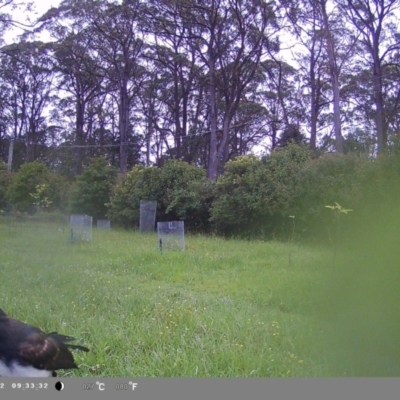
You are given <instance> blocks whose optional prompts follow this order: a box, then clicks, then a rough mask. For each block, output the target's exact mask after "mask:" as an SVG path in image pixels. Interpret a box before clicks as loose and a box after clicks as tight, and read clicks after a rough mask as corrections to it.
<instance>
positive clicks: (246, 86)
mask: <svg viewBox="0 0 400 400" xmlns="http://www.w3.org/2000/svg"><path fill="white" fill-rule="evenodd" d="M13 4H14V1H12V0H10V1H6V2H4V1H3V2H0V12H1V18H0V35H2V36H4V33H5V32H6V31H7V29H9V28H10V27H11V26H12V24H13V21H12V19H11V18H10V17H9V15H8V14H7V13H8V12H9V11H8V8H7V7H10V6H12V5H13ZM399 5H400V0H385V1H383V0H357V1H354V0H331V1H327V0H289V1H279V0H278V1H264V0H239V1H237V0H235V1H233V0H185V1H182V0H172V1H171V0H168V1H167V0H147V1H142V0H124V1H107V0H64V1H62V2H61V3H60V5H59V7H57V8H51V9H50V10H49V11H47V12H46V13H45V14H44V15H42V16H40V18H38V20H37V21H36V23H35V25H34V28H32V29H30V30H29V31H27V32H25V33H24V34H22V35H21V36H20V37H19V38H18V40H17V41H16V42H15V43H13V44H9V45H3V47H2V48H1V52H0V89H1V90H0V159H2V160H3V161H4V162H5V163H6V164H7V169H8V170H9V171H17V170H18V168H20V167H21V166H22V165H24V164H25V163H31V162H33V161H39V162H42V163H44V164H46V165H47V166H48V167H49V168H50V170H51V171H53V172H57V173H59V174H60V175H62V176H64V177H66V178H67V179H69V180H70V181H73V180H75V179H76V178H77V177H78V176H80V175H81V174H82V172H83V170H84V168H85V167H86V166H88V165H89V164H90V163H91V161H92V160H93V159H95V158H97V157H100V156H101V157H105V158H106V159H107V160H108V162H109V163H110V165H112V166H115V167H116V168H118V170H119V172H120V173H122V175H125V174H127V173H128V172H129V171H131V170H132V168H135V169H134V171H137V169H138V168H140V167H137V166H138V165H142V166H147V167H149V166H151V165H155V166H157V167H161V166H163V165H164V163H165V162H166V161H167V160H170V159H175V160H180V161H184V162H186V163H188V164H190V165H193V166H196V167H200V168H202V169H203V170H204V171H205V174H206V177H207V178H208V179H209V180H210V181H213V182H215V181H216V180H217V179H218V177H219V176H220V175H221V174H223V173H224V171H225V169H226V168H228V162H229V161H232V160H235V159H236V158H237V157H240V156H244V155H247V154H249V153H250V152H251V150H252V149H254V147H255V146H260V145H266V146H267V148H266V150H267V151H271V150H275V149H277V148H281V147H284V146H285V145H286V144H287V143H288V142H290V141H291V140H294V141H296V142H298V143H299V142H303V143H305V144H306V145H307V146H308V147H309V148H310V149H311V151H312V152H313V154H314V155H319V154H321V153H324V152H326V151H334V152H336V153H338V154H344V153H348V152H356V153H363V154H367V155H370V156H375V155H376V154H384V153H385V152H387V151H388V148H390V147H391V146H393V145H396V143H397V140H398V136H399V133H400V119H399V116H400V112H399V111H400V90H399V87H400V85H399V83H400V31H399V24H398V19H397V17H396V14H395V10H396V9H398V6H399ZM44 33H45V34H46V35H47V36H46V37H49V38H50V39H49V40H48V41H47V42H43V41H41V40H40V37H41V36H40V35H41V34H44ZM294 44H296V46H294Z"/></svg>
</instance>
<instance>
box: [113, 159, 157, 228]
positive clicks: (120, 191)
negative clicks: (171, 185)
mask: <svg viewBox="0 0 400 400" xmlns="http://www.w3.org/2000/svg"><path fill="white" fill-rule="evenodd" d="M159 183H160V169H159V168H157V167H144V166H143V165H135V166H134V167H133V168H132V169H131V170H130V171H129V172H128V173H127V174H126V176H125V177H121V178H120V179H119V181H118V182H117V184H116V185H115V187H114V190H113V194H112V196H111V198H110V202H109V203H108V204H107V206H108V211H107V216H108V218H110V219H111V221H112V222H113V223H115V224H117V225H120V226H123V227H125V228H129V227H137V226H139V217H140V200H156V201H159V199H160V198H161V189H160V187H159Z"/></svg>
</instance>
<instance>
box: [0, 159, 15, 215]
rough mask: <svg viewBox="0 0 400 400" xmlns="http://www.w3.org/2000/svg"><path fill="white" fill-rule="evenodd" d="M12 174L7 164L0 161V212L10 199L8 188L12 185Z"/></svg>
mask: <svg viewBox="0 0 400 400" xmlns="http://www.w3.org/2000/svg"><path fill="white" fill-rule="evenodd" d="M11 179H12V175H11V174H9V173H8V172H7V165H6V164H5V163H4V162H3V161H0V212H4V211H5V209H6V207H7V203H8V199H7V189H8V187H9V186H10V185H11Z"/></svg>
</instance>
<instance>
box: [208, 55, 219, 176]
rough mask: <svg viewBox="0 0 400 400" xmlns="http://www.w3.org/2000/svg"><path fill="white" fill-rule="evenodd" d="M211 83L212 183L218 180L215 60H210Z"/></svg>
mask: <svg viewBox="0 0 400 400" xmlns="http://www.w3.org/2000/svg"><path fill="white" fill-rule="evenodd" d="M209 72H210V83H209V100H210V153H209V162H208V178H209V179H210V180H212V181H216V180H217V176H218V138H217V106H216V99H215V97H216V93H215V92H216V90H215V76H214V75H215V71H214V60H212V59H211V60H210V70H209Z"/></svg>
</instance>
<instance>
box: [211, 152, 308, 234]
mask: <svg viewBox="0 0 400 400" xmlns="http://www.w3.org/2000/svg"><path fill="white" fill-rule="evenodd" d="M310 158H311V153H310V152H309V150H308V149H307V148H306V147H305V146H303V145H296V144H290V145H289V146H287V147H285V148H283V149H279V150H276V151H274V152H273V153H272V154H271V155H269V156H267V157H264V158H263V159H261V160H259V159H257V158H256V157H254V156H244V157H239V158H238V159H236V160H234V161H231V162H229V163H227V165H226V169H225V173H224V174H223V175H222V176H221V177H220V178H219V180H218V182H217V185H216V191H215V201H214V203H213V205H212V212H211V214H212V217H211V220H212V221H213V222H214V223H215V225H216V228H217V230H218V231H219V232H221V233H224V234H239V235H243V234H245V235H259V234H262V235H267V236H271V235H272V236H277V235H278V236H281V235H283V234H284V231H285V226H286V225H287V223H288V222H289V216H290V215H292V214H293V212H294V211H295V208H296V204H295V202H294V201H293V200H294V197H295V195H296V193H297V192H298V190H299V188H298V182H299V179H300V175H301V170H302V168H303V166H304V164H305V163H306V162H307V161H308V160H309V159H310Z"/></svg>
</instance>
